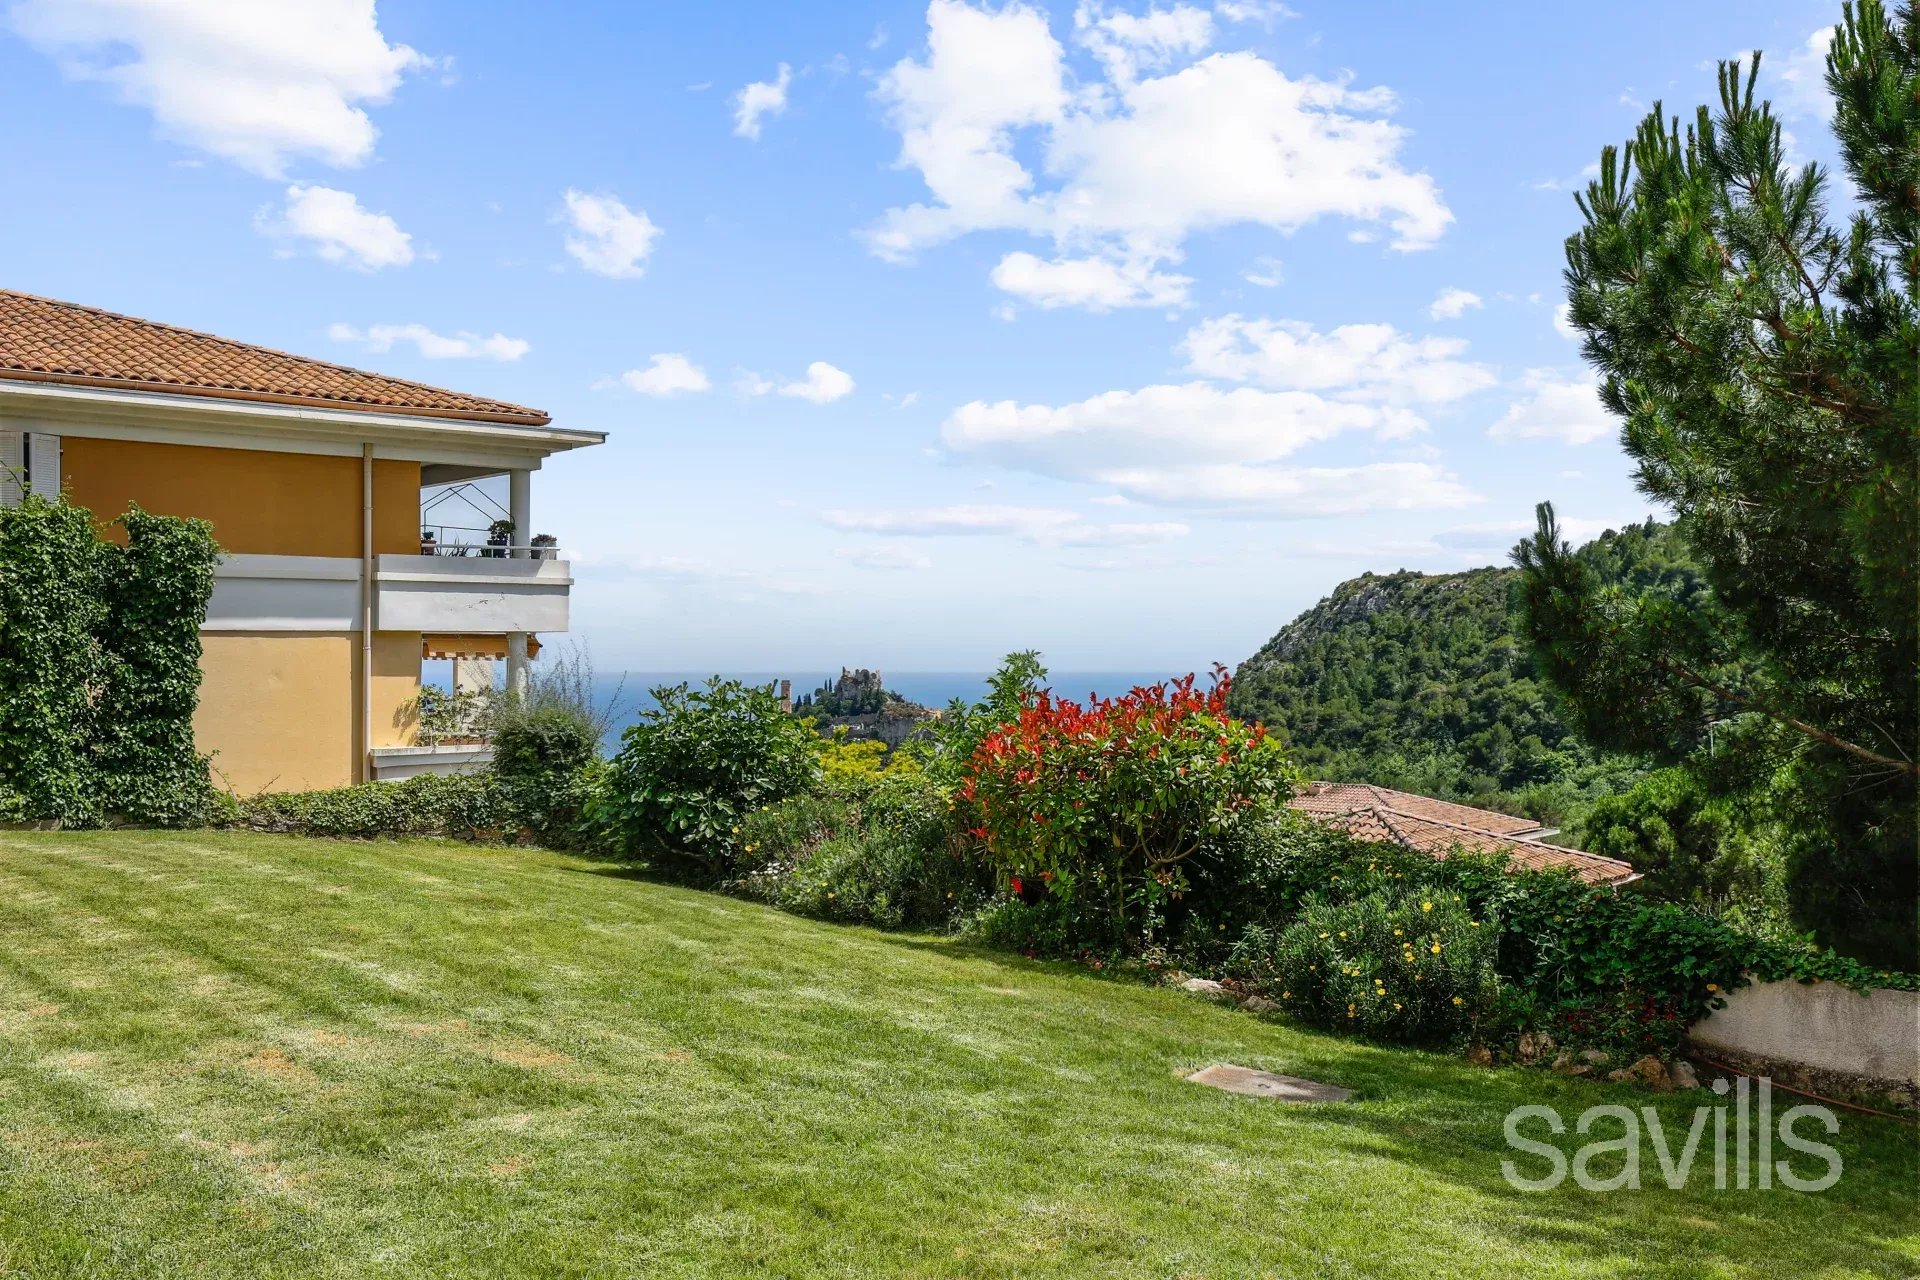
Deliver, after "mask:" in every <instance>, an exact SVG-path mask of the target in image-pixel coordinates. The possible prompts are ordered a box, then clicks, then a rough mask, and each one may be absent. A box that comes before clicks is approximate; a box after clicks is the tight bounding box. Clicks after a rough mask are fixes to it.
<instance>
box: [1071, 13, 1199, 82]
mask: <svg viewBox="0 0 1920 1280" xmlns="http://www.w3.org/2000/svg"><path fill="white" fill-rule="evenodd" d="M1073 26H1074V35H1075V37H1076V38H1077V39H1078V40H1079V41H1080V43H1081V44H1083V45H1085V46H1086V47H1087V49H1088V50H1089V51H1090V52H1092V54H1093V56H1094V57H1096V58H1098V59H1099V60H1100V62H1101V65H1103V66H1104V67H1105V68H1106V71H1107V76H1108V78H1109V79H1111V80H1112V81H1114V83H1116V84H1130V83H1132V82H1133V81H1134V80H1135V79H1136V78H1138V76H1139V74H1140V73H1141V72H1142V71H1150V70H1158V69H1159V68H1162V67H1165V66H1168V65H1169V64H1171V63H1172V62H1174V61H1175V60H1176V59H1178V58H1179V57H1181V56H1182V55H1192V54H1197V53H1199V52H1201V51H1202V50H1204V49H1206V48H1207V47H1208V46H1209V45H1211V44H1212V43H1213V14H1212V13H1211V12H1210V11H1208V10H1206V9H1198V8H1195V7H1194V6H1192V5H1190V4H1176V5H1174V6H1173V8H1171V9H1149V10H1148V11H1147V12H1145V13H1127V12H1125V11H1121V12H1117V13H1110V12H1108V11H1107V7H1106V6H1105V5H1104V4H1098V3H1091V2H1083V3H1082V4H1081V5H1080V7H1079V8H1078V9H1076V10H1075V11H1074V14H1073Z"/></svg>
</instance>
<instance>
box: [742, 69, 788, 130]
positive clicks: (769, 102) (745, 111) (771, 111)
mask: <svg viewBox="0 0 1920 1280" xmlns="http://www.w3.org/2000/svg"><path fill="white" fill-rule="evenodd" d="M792 83H793V68H792V67H790V66H788V65H787V64H786V63H784V62H783V63H781V64H780V69H779V71H778V72H777V73H775V75H774V77H773V79H771V80H756V81H754V82H753V83H752V84H749V85H747V86H746V87H745V88H744V89H742V90H740V92H739V93H737V94H735V95H734V97H733V131H734V133H735V134H737V135H739V136H740V137H742V138H755V139H757V138H759V136H760V125H761V122H762V121H763V120H764V119H765V118H766V117H768V116H777V115H780V114H782V113H783V112H785V111H786V109H787V86H788V85H790V84H792Z"/></svg>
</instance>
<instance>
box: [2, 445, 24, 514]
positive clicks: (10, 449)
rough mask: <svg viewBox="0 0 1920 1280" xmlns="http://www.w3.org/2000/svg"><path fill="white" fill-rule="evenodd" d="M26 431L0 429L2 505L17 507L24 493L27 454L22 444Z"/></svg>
mask: <svg viewBox="0 0 1920 1280" xmlns="http://www.w3.org/2000/svg"><path fill="white" fill-rule="evenodd" d="M25 435H26V433H25V432H21V431H6V430H0V507H17V506H19V505H20V497H21V494H22V487H21V483H20V482H21V481H22V480H23V479H24V478H25V477H24V476H23V474H22V473H21V466H22V465H23V464H24V462H25V455H24V454H23V452H22V450H21V445H22V444H23V443H24V442H25Z"/></svg>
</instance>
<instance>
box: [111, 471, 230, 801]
mask: <svg viewBox="0 0 1920 1280" xmlns="http://www.w3.org/2000/svg"><path fill="white" fill-rule="evenodd" d="M114 523H115V524H116V525H118V526H119V527H120V528H121V529H123V530H124V531H125V532H126V544H125V545H124V546H119V545H115V544H114V543H111V542H103V543H101V544H100V548H99V561H98V566H99V570H100V573H99V581H100V596H101V599H102V601H103V602H104V604H105V611H104V615H103V618H102V621H101V625H100V629H99V632H98V636H99V640H100V649H101V672H100V676H101V678H100V682H99V693H98V700H97V702H96V703H95V706H94V721H93V742H92V748H93V762H94V768H95V770H96V781H97V785H98V787H99V790H100V795H101V799H102V802H103V804H104V806H105V808H106V810H107V812H109V813H114V814H119V815H121V816H123V817H125V818H126V819H128V820H130V821H134V822H140V823H148V824H153V825H159V826H175V825H179V824H182V823H185V822H191V821H195V820H197V819H198V818H199V817H200V816H201V815H202V814H203V812H204V811H205V808H206V798H207V796H208V794H209V792H210V788H211V783H210V781H209V779H208V770H207V760H206V758H205V757H204V756H202V755H200V753H199V752H197V751H196V750H195V749H194V745H193V712H194V708H195V707H196V706H197V705H198V703H199V700H200V624H201V622H202V621H203V620H205V618H206V616H207V601H208V599H209V598H211V596H212V595H213V566H214V563H215V562H216V561H217V560H218V558H219V554H220V549H219V547H218V545H216V544H215V542H214V540H213V526H212V525H210V524H208V523H207V522H206V521H204V520H183V519H178V518H175V517H172V516H158V515H153V514H151V513H150V512H147V511H143V510H141V509H140V507H139V506H138V505H134V506H130V507H128V508H127V512H126V514H125V515H123V516H121V517H120V518H119V519H118V520H116V521H115V522H114Z"/></svg>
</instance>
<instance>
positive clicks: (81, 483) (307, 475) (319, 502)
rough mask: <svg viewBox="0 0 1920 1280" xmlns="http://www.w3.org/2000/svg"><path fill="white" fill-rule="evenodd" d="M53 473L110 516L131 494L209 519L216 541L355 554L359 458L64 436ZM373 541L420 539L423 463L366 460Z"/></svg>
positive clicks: (398, 547) (394, 543)
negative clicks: (370, 485)
mask: <svg viewBox="0 0 1920 1280" xmlns="http://www.w3.org/2000/svg"><path fill="white" fill-rule="evenodd" d="M60 476H61V481H62V482H63V483H64V484H65V486H66V488H67V492H68V494H69V495H70V497H71V500H72V501H73V502H75V503H77V504H79V505H80V506H83V507H86V508H87V509H89V510H90V511H92V512H93V514H94V516H95V517H96V518H98V519H101V520H110V519H112V518H113V517H114V516H117V515H119V514H120V513H121V512H122V511H125V510H126V509H127V503H128V502H129V501H134V502H138V503H139V504H140V505H141V506H142V507H145V508H146V509H147V510H148V511H155V512H159V513H160V514H162V515H170V516H198V517H199V518H200V519H202V520H211V521H212V522H213V536H214V538H215V539H216V540H217V541H218V542H219V543H220V546H221V548H222V549H223V550H226V551H232V552H241V553H248V554H254V555H269V556H358V555H359V554H360V523H361V512H360V499H361V489H360V459H358V458H336V457H328V456H325V455H322V454H312V453H274V452H270V451H268V450H264V449H209V448H202V447H200V446H198V445H182V444H150V443H146V442H144V441H133V440H95V439H89V438H87V437H85V436H65V437H62V439H61V441H60ZM373 543H374V550H375V551H377V552H382V553H393V554H400V553H407V552H414V551H418V550H419V549H420V464H419V463H417V462H400V461H395V460H392V459H387V458H381V459H377V460H376V461H375V462H374V464H373Z"/></svg>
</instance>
